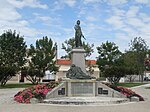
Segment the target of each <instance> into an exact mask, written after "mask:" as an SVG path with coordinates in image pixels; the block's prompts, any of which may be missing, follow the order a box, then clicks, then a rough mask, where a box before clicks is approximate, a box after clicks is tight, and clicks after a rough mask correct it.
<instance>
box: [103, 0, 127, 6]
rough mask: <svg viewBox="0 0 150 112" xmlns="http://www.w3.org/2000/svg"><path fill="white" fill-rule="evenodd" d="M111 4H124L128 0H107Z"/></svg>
mask: <svg viewBox="0 0 150 112" xmlns="http://www.w3.org/2000/svg"><path fill="white" fill-rule="evenodd" d="M105 1H106V2H107V3H108V4H109V5H122V4H125V3H127V2H128V0H105Z"/></svg>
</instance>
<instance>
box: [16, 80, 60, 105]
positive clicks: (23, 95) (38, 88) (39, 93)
mask: <svg viewBox="0 0 150 112" xmlns="http://www.w3.org/2000/svg"><path fill="white" fill-rule="evenodd" d="M58 84H59V82H50V83H48V84H39V85H35V86H32V87H29V88H26V89H24V90H23V91H19V92H18V93H17V94H16V95H15V96H14V100H15V101H17V102H19V103H30V99H31V98H37V99H38V100H42V99H44V98H45V97H46V94H47V93H48V92H49V91H51V90H52V89H53V88H54V87H56V86H57V85H58Z"/></svg>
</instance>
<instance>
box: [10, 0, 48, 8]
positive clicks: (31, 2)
mask: <svg viewBox="0 0 150 112" xmlns="http://www.w3.org/2000/svg"><path fill="white" fill-rule="evenodd" d="M7 1H8V2H9V3H10V4H12V5H13V6H14V7H16V8H23V7H32V8H42V9H47V8H48V6H47V5H46V4H41V3H40V2H39V1H38V0H22V1H18V0H7Z"/></svg>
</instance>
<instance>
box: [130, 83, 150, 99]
mask: <svg viewBox="0 0 150 112" xmlns="http://www.w3.org/2000/svg"><path fill="white" fill-rule="evenodd" d="M146 87H150V84H145V85H142V86H137V87H132V88H131V89H132V90H133V91H135V92H136V93H137V94H139V95H141V96H143V97H144V99H145V100H146V101H150V89H146Z"/></svg>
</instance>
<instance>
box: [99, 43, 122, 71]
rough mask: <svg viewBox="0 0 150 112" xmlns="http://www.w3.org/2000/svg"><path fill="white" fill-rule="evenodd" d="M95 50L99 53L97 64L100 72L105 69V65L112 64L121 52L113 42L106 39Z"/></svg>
mask: <svg viewBox="0 0 150 112" xmlns="http://www.w3.org/2000/svg"><path fill="white" fill-rule="evenodd" d="M97 50H98V53H99V56H98V58H97V64H98V67H99V69H100V70H101V71H102V72H103V71H104V70H105V67H107V66H112V65H114V64H115V63H117V61H118V59H119V57H120V56H121V54H122V53H121V52H120V51H119V49H118V46H116V44H115V43H113V42H108V41H107V42H106V43H102V45H101V46H99V47H97Z"/></svg>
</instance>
